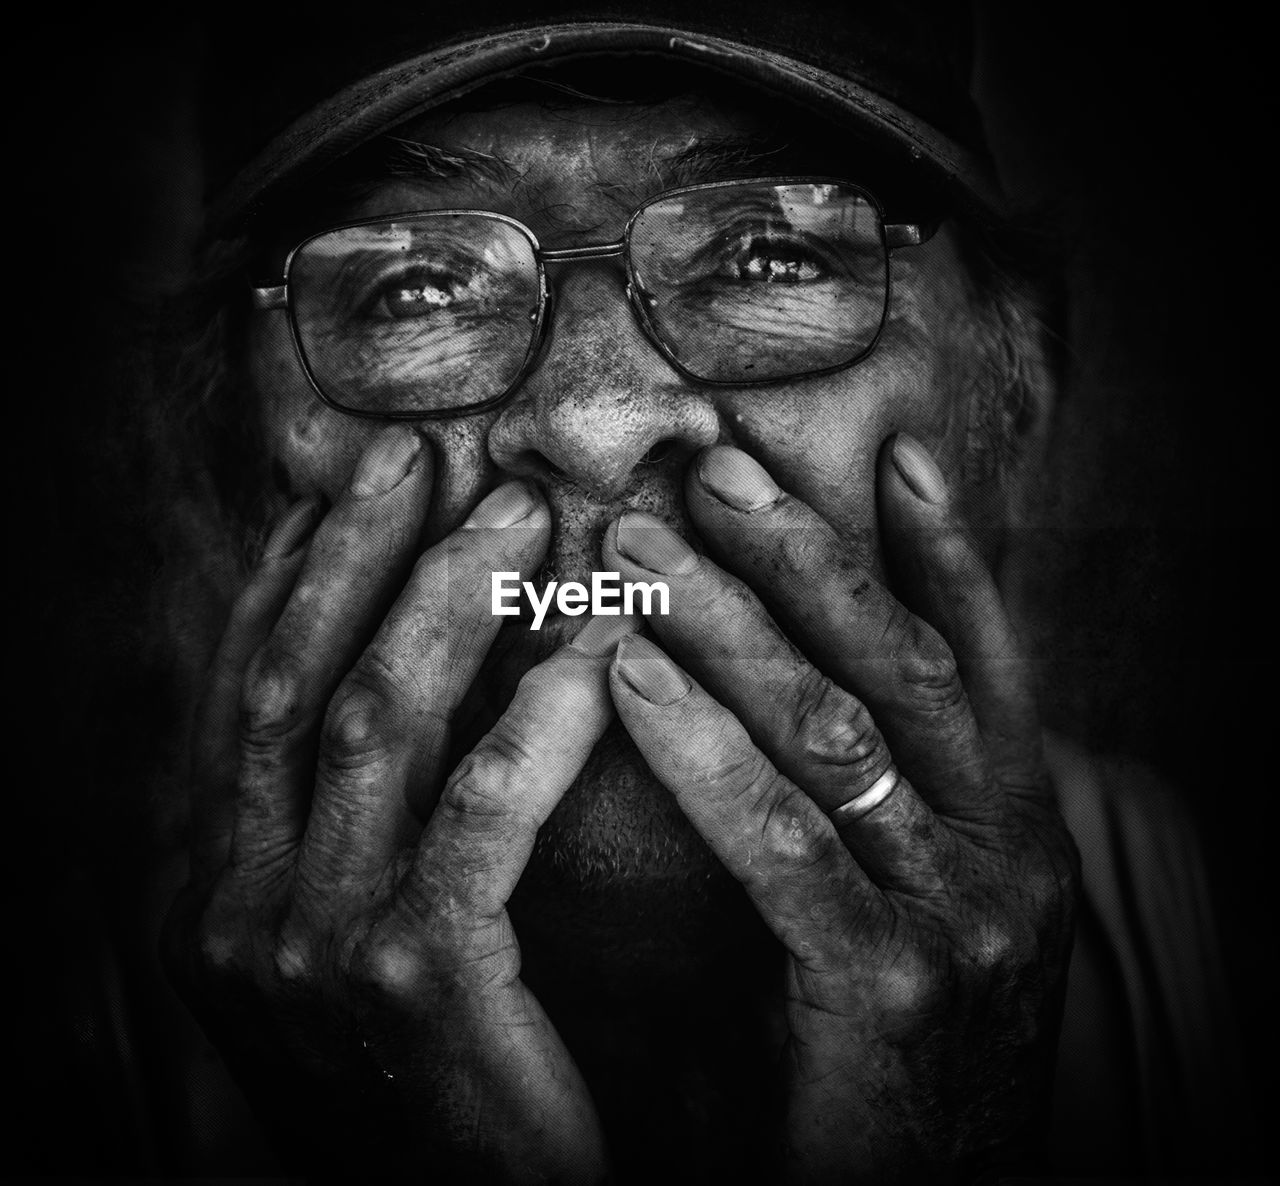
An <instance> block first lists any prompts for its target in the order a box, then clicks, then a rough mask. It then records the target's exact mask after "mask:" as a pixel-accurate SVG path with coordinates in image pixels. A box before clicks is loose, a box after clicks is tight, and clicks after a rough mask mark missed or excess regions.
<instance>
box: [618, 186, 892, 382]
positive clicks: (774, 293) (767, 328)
mask: <svg viewBox="0 0 1280 1186" xmlns="http://www.w3.org/2000/svg"><path fill="white" fill-rule="evenodd" d="M631 260H632V268H633V271H634V279H635V282H636V283H637V285H638V287H639V290H640V293H641V295H642V299H643V301H644V304H645V307H646V309H647V311H648V315H649V319H650V323H651V325H652V327H653V329H654V331H655V332H656V334H657V336H658V338H659V339H660V340H661V341H662V342H663V344H664V345H665V346H666V347H667V349H668V350H669V351H670V352H671V354H672V355H673V356H674V357H675V358H676V360H677V361H678V362H679V363H680V365H681V366H683V367H684V369H685V370H687V371H688V372H689V373H690V374H692V375H694V376H695V377H697V378H700V379H707V380H711V381H716V382H733V381H752V380H763V379H777V378H784V377H788V376H792V375H799V374H803V373H805V372H808V371H819V370H824V369H827V368H829V367H837V366H843V365H845V364H847V363H850V362H852V361H853V360H854V359H856V358H858V357H860V356H861V355H862V354H864V353H865V352H866V351H867V350H869V349H870V348H871V345H872V344H873V343H874V341H875V338H876V335H877V334H878V333H879V331H880V325H881V322H882V321H883V320H884V311H885V303H886V299H887V294H888V282H887V281H888V260H887V256H886V252H885V249H884V239H883V233H882V228H881V220H880V215H879V213H878V211H877V210H876V208H875V206H874V205H872V203H871V201H870V199H868V198H867V197H866V196H865V195H863V194H861V193H859V192H858V191H857V190H854V189H851V188H849V187H847V186H840V185H815V184H803V185H801V184H793V185H762V184H759V183H747V184H742V185H726V186H713V187H710V188H707V189H701V190H693V191H689V192H685V193H682V194H675V195H673V196H671V197H669V198H662V199H659V200H658V201H656V202H654V203H653V204H651V205H649V206H647V207H645V208H644V210H642V211H641V212H640V214H639V215H638V216H637V217H636V220H635V222H634V223H633V224H632V229H631Z"/></svg>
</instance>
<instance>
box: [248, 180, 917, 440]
mask: <svg viewBox="0 0 1280 1186" xmlns="http://www.w3.org/2000/svg"><path fill="white" fill-rule="evenodd" d="M735 185H736V186H742V185H770V186H774V187H778V186H784V185H838V186H841V187H842V188H844V189H849V190H852V191H853V192H854V193H856V194H857V195H859V196H860V197H862V198H865V199H866V200H867V201H868V202H869V203H870V204H871V207H872V208H873V209H874V210H875V212H876V217H877V221H878V223H879V225H880V246H881V249H882V250H883V251H884V257H885V278H884V305H883V307H882V308H881V311H880V323H879V325H878V326H877V327H876V332H875V335H874V337H872V339H871V341H870V342H868V343H867V346H866V348H865V349H864V350H862V351H861V352H860V353H858V354H855V355H854V356H853V358H851V359H849V360H848V361H847V362H839V363H836V364H835V365H834V366H827V367H818V368H816V369H814V370H811V371H799V372H797V373H796V374H793V375H779V376H774V377H771V378H764V379H704V378H702V377H700V376H698V375H695V374H693V373H692V372H691V371H689V370H688V369H687V368H686V367H685V366H684V365H682V364H681V362H680V361H679V359H677V358H676V356H675V355H674V354H673V353H672V352H671V350H670V349H669V348H668V347H667V345H666V344H665V343H664V342H663V340H662V338H661V336H660V334H659V333H658V331H657V329H656V328H655V327H654V325H653V323H652V320H651V318H650V315H649V311H648V309H647V308H646V306H645V302H644V300H643V297H642V291H643V286H642V285H640V284H639V281H638V278H637V276H636V274H635V265H634V262H633V260H632V258H631V231H632V228H633V227H634V226H635V222H636V219H637V218H639V217H640V215H641V214H642V213H644V211H645V210H647V209H648V208H649V207H650V206H652V205H654V204H655V203H657V202H660V201H663V200H665V199H667V198H673V197H678V196H679V195H681V194H687V193H694V192H698V191H701V190H710V189H725V188H728V187H729V186H735ZM423 215H430V216H431V217H433V218H434V217H437V216H444V215H481V216H484V217H485V218H490V219H493V220H494V221H496V222H502V223H506V224H507V225H508V226H511V227H514V228H515V229H516V230H517V231H519V232H520V233H521V234H522V235H523V236H524V237H525V239H527V240H528V242H529V245H530V247H531V248H532V249H533V259H534V263H535V264H536V265H537V269H538V313H537V318H536V320H535V322H534V325H533V329H532V331H531V334H530V341H529V348H528V350H526V352H525V357H524V360H523V361H522V362H521V364H520V369H519V371H517V373H516V375H515V378H513V379H512V380H511V382H510V383H509V384H508V385H507V387H506V388H505V389H504V390H503V391H502V393H501V394H500V395H496V396H493V397H492V398H490V399H487V400H483V401H482V402H480V403H477V404H465V405H461V406H453V407H448V408H435V409H431V410H426V411H407V410H406V411H402V412H374V411H367V410H364V409H360V408H350V407H347V406H346V405H345V404H340V403H338V402H337V401H336V400H334V399H331V398H330V397H329V396H328V395H326V394H325V393H324V391H323V390H322V389H321V387H320V384H319V383H318V382H316V377H315V375H314V374H313V373H312V370H311V364H310V363H308V362H307V356H306V353H305V351H304V350H303V347H302V331H301V330H300V328H299V326H298V317H297V310H296V308H295V306H294V303H293V301H292V300H291V299H290V292H291V289H290V283H289V282H290V272H291V268H292V265H293V261H294V258H295V257H296V256H297V255H298V253H299V252H300V251H302V250H303V248H305V247H307V246H308V245H309V244H311V243H314V242H315V241H316V240H317V239H321V238H323V237H324V236H325V235H331V234H334V233H336V232H338V231H348V230H352V229H354V228H356V227H362V226H373V225H375V224H378V223H388V222H401V221H404V220H406V219H412V218H418V217H421V216H423ZM938 225H939V224H938V223H937V222H933V223H890V222H886V221H885V215H884V208H883V207H882V206H881V204H880V202H879V201H878V200H877V198H876V197H875V195H874V194H872V193H871V192H870V191H869V190H867V189H864V188H863V187H862V186H860V185H856V184H854V183H853V182H851V181H846V180H844V179H843V178H838V177H808V176H804V177H745V178H738V179H728V180H725V181H707V182H702V183H700V184H698V185H683V186H678V187H676V188H675V189H668V190H663V191H662V192H661V193H659V194H655V195H654V196H653V197H651V198H648V199H646V200H645V201H644V202H642V203H641V204H640V205H639V206H637V207H636V208H635V210H633V211H632V212H631V216H630V217H629V218H628V219H627V223H626V226H625V227H624V228H623V231H622V238H621V239H618V240H616V241H613V242H609V243H586V244H583V245H582V246H581V247H563V248H550V249H547V248H543V246H542V245H541V244H540V243H539V242H538V236H537V235H536V234H535V233H534V232H533V230H532V229H531V228H530V227H528V226H526V225H525V224H524V223H522V222H521V221H520V220H519V219H516V218H512V217H511V216H509V215H506V214H500V213H498V212H497V211H496V210H479V209H470V208H468V209H449V210H410V211H404V212H401V213H396V214H381V215H377V216H375V217H373V218H361V219H356V220H355V221H354V222H344V223H342V224H340V225H338V226H332V227H327V228H325V229H324V230H322V231H317V232H316V233H315V234H314V235H308V236H307V237H306V238H305V239H303V240H302V241H301V242H300V243H298V244H296V245H295V246H294V247H293V248H292V249H291V250H290V251H289V254H288V255H287V256H285V261H284V275H283V277H282V282H281V283H280V284H278V285H272V286H269V287H265V288H261V287H257V286H254V287H253V288H252V290H251V291H252V296H253V307H254V308H255V309H256V310H259V311H262V312H266V311H269V310H272V309H284V310H285V311H286V312H287V313H288V316H289V328H290V331H291V335H292V338H293V346H294V350H295V352H296V353H297V356H298V361H299V362H300V363H301V364H302V370H303V373H304V374H305V375H306V376H307V382H308V383H310V384H311V389H312V390H313V391H314V392H315V393H316V395H317V396H318V397H319V398H320V400H321V402H322V403H324V404H326V405H327V406H328V407H331V408H333V409H334V410H335V411H337V412H342V413H344V414H345V415H348V416H356V417H359V418H360V419H362V420H395V421H399V420H455V419H459V418H461V417H465V416H476V415H479V414H480V413H482V412H490V411H493V410H494V409H495V408H499V407H501V406H502V405H503V404H504V403H506V402H507V401H508V400H509V399H510V398H511V397H512V396H513V395H515V393H516V392H517V391H518V390H519V389H520V387H521V385H522V384H523V383H524V381H525V380H526V379H527V378H528V377H529V375H530V374H531V373H532V371H533V370H534V369H535V368H536V365H537V362H538V359H539V358H540V356H541V354H542V351H543V348H544V346H545V345H546V337H547V327H548V326H549V325H550V323H551V310H552V309H553V307H554V305H555V293H554V291H553V290H552V289H551V288H550V287H549V286H548V284H547V273H546V267H545V265H546V264H568V263H579V262H583V261H586V260H594V259H612V258H614V257H616V256H621V257H622V259H623V262H624V263H625V265H626V275H627V285H626V299H627V304H628V305H629V306H630V308H631V312H632V315H633V316H634V317H635V319H636V322H637V323H638V324H639V326H640V329H641V331H642V332H643V333H644V336H645V337H646V338H647V339H648V340H649V343H650V345H652V346H653V347H654V349H655V350H657V351H658V353H659V354H660V355H662V357H663V359H664V360H665V361H666V362H667V364H668V365H669V366H670V367H671V368H672V369H673V370H674V371H675V372H676V373H677V374H679V375H681V376H682V377H683V378H685V379H688V380H689V381H690V382H693V383H698V384H700V385H702V386H704V387H766V386H770V385H772V384H777V383H790V382H792V381H793V380H796V379H811V378H815V377H817V376H819V375H829V374H832V373H834V372H836V371H843V370H846V369H847V368H849V367H851V366H854V365H855V364H856V363H859V362H862V361H863V359H865V358H867V357H868V356H869V355H870V354H871V353H872V351H874V350H875V348H876V345H877V343H878V342H879V341H880V336H881V334H882V333H883V332H884V327H885V322H886V321H887V320H888V310H889V304H890V300H891V296H892V288H893V268H892V267H891V266H890V265H891V263H892V258H891V256H890V254H889V253H890V252H891V251H893V250H895V249H897V248H900V247H918V246H920V245H921V244H922V243H927V242H928V241H929V239H931V238H932V237H933V235H934V234H935V233H936V232H937V229H938Z"/></svg>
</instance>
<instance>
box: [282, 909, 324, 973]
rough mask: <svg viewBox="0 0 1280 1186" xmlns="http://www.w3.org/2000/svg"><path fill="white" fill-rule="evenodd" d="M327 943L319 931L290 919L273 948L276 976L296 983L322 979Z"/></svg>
mask: <svg viewBox="0 0 1280 1186" xmlns="http://www.w3.org/2000/svg"><path fill="white" fill-rule="evenodd" d="M323 946H324V945H323V943H322V941H321V940H320V938H319V937H318V936H316V935H315V934H313V933H311V932H310V931H308V930H306V929H304V928H300V927H297V926H294V925H291V924H288V923H286V925H285V926H284V927H283V928H281V932H280V934H279V936H278V937H277V938H276V942H275V945H274V947H273V948H272V951H271V966H272V969H273V971H274V972H275V975H276V977H277V978H278V979H279V980H280V981H281V982H282V983H284V984H287V985H292V986H299V985H304V984H309V983H312V982H314V981H316V980H318V979H319V977H320V969H321V966H322V962H323V958H324V954H323Z"/></svg>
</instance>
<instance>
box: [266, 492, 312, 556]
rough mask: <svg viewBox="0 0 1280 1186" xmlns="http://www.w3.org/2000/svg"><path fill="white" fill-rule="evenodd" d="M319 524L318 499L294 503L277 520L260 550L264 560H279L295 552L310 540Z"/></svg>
mask: <svg viewBox="0 0 1280 1186" xmlns="http://www.w3.org/2000/svg"><path fill="white" fill-rule="evenodd" d="M319 522H320V503H319V500H318V499H314V498H303V499H300V500H299V501H298V502H295V503H294V504H293V506H291V507H290V508H289V509H288V510H287V511H285V513H284V514H283V515H281V516H280V518H279V519H277V520H276V525H275V526H274V527H273V528H272V529H271V534H270V535H268V536H267V542H266V545H265V546H264V547H263V549H262V558H263V559H264V560H280V559H282V558H283V557H285V556H288V555H289V554H290V553H291V552H296V551H297V550H298V549H299V548H300V547H302V545H303V544H304V543H306V542H307V540H309V539H310V538H311V533H312V532H313V531H314V530H315V528H316V524H317V523H319Z"/></svg>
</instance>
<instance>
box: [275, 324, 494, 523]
mask: <svg viewBox="0 0 1280 1186" xmlns="http://www.w3.org/2000/svg"><path fill="white" fill-rule="evenodd" d="M249 351H250V352H249V368H250V377H251V379H252V382H253V385H254V390H255V392H256V393H257V398H258V409H259V426H260V430H261V432H262V439H263V441H264V442H265V445H266V449H267V454H268V458H269V460H270V463H271V469H272V472H273V474H274V475H275V477H276V484H277V486H278V487H279V491H278V493H279V494H280V495H281V496H282V497H281V499H280V501H281V502H283V501H284V500H285V498H297V497H300V496H302V495H306V494H315V493H320V494H323V495H324V496H325V497H326V498H328V499H329V501H330V502H332V501H334V500H335V499H337V497H338V496H339V495H340V494H341V493H342V490H343V488H344V487H345V486H346V484H347V481H348V479H349V478H350V476H351V471H352V470H353V469H354V468H355V464H356V461H357V460H358V459H359V457H360V454H361V453H362V452H364V450H365V449H366V448H367V447H368V445H369V443H370V442H371V441H372V439H373V437H374V436H375V435H376V434H377V432H378V431H379V429H380V428H381V427H382V422H380V421H377V420H362V419H360V418H358V417H356V416H347V415H344V414H343V413H342V412H338V411H335V410H334V409H333V408H331V407H329V406H328V405H327V404H325V403H324V402H322V401H321V399H320V397H319V396H318V395H316V393H315V390H314V389H313V388H312V386H311V384H310V383H309V382H308V380H307V377H306V375H305V374H304V373H303V370H302V366H301V364H300V363H299V361H298V357H297V353H296V351H295V350H294V347H293V339H292V338H291V336H290V334H289V328H288V325H287V323H286V322H285V319H284V318H283V317H280V316H278V315H270V316H267V317H264V318H259V319H258V322H257V323H256V324H255V325H254V327H253V332H252V334H251V337H250V346H249ZM492 420H493V417H492V416H477V417H469V418H466V419H461V420H451V421H442V422H440V423H424V424H423V425H422V426H421V432H422V434H423V435H424V436H425V437H426V438H427V440H428V442H429V443H430V445H431V447H432V454H433V457H434V459H435V467H436V476H435V483H434V487H435V488H434V491H433V494H432V508H431V514H430V518H429V521H428V536H429V537H434V538H438V537H439V536H440V535H443V534H444V533H445V532H446V531H448V530H451V529H452V528H453V527H454V526H456V525H457V524H458V523H459V522H461V521H462V519H463V518H465V517H466V513H467V512H468V511H469V510H470V508H471V507H472V506H473V505H474V504H475V502H476V501H477V499H478V498H479V496H480V493H481V491H482V490H483V489H484V486H485V483H486V481H487V480H489V478H490V476H491V466H490V465H489V464H488V462H487V453H486V450H485V443H484V442H485V434H486V433H487V431H488V428H489V425H490V424H491V423H492Z"/></svg>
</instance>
